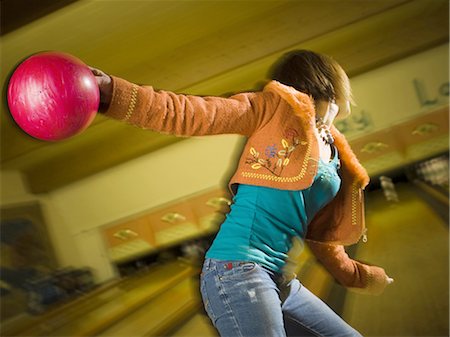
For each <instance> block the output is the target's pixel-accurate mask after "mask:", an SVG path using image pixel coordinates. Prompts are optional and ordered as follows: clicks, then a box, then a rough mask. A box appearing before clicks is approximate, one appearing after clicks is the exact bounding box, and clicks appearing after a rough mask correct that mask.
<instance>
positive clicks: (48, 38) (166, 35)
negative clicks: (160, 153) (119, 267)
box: [0, 0, 449, 193]
mask: <svg viewBox="0 0 450 337" xmlns="http://www.w3.org/2000/svg"><path fill="white" fill-rule="evenodd" d="M14 1H15V0H4V1H3V2H2V21H3V24H2V30H3V31H2V36H1V44H2V50H1V53H2V54H1V56H2V58H1V81H2V85H3V90H2V94H3V99H2V106H1V109H2V110H1V123H0V128H1V129H0V132H1V134H0V136H1V143H0V144H1V163H0V164H1V169H2V170H19V171H21V172H22V173H23V175H24V177H25V178H26V181H27V183H28V186H29V188H30V191H31V192H33V193H44V192H48V191H51V190H53V189H56V188H58V187H61V186H64V185H66V184H68V183H72V182H74V181H76V180H78V179H81V178H84V177H87V176H89V175H92V174H94V173H97V172H100V171H102V170H105V169H108V168H110V167H113V166H115V165H118V164H120V163H123V162H125V161H128V160H130V159H133V158H136V157H138V156H141V155H143V154H146V153H149V152H151V151H155V150H157V149H160V148H161V147H164V146H167V145H169V144H173V143H174V142H177V141H180V140H181V139H180V138H176V137H172V136H167V135H160V134H157V133H154V132H150V131H144V130H140V129H137V128H134V127H131V126H128V125H125V124H122V123H120V122H117V121H113V120H109V119H106V118H105V117H103V116H97V117H96V119H95V120H94V122H93V124H92V125H91V126H90V127H89V128H88V129H87V130H86V131H85V132H83V133H82V134H80V135H78V136H76V137H73V138H71V139H68V140H65V141H62V142H57V143H47V142H43V141H39V140H36V139H33V138H31V137H29V136H28V135H26V134H25V133H23V132H22V131H21V130H20V129H19V128H18V127H17V126H16V124H15V123H14V121H13V120H12V118H11V117H10V115H9V112H8V108H7V105H6V96H5V92H6V86H7V81H8V77H9V76H10V74H11V72H12V71H13V70H14V68H15V66H16V65H17V64H18V62H19V61H20V60H23V59H24V58H25V57H27V56H29V55H30V54H33V53H35V52H37V51H41V50H59V51H64V52H68V53H71V54H73V55H75V56H77V57H78V58H80V59H82V60H83V61H84V62H85V63H87V64H89V65H92V66H95V67H97V68H100V69H102V70H104V71H105V72H107V73H111V74H114V75H116V76H120V77H123V78H126V79H128V80H130V81H133V82H135V83H142V84H144V83H145V84H151V85H153V86H155V87H156V88H164V89H167V90H173V91H177V92H183V93H191V94H201V95H222V94H225V93H229V92H236V91H241V90H245V89H253V88H256V87H257V86H258V83H260V82H261V81H262V80H264V78H265V75H266V71H267V68H268V67H269V66H270V64H271V63H272V62H274V60H276V58H277V57H278V56H279V55H281V54H282V53H284V52H286V51H287V50H290V49H294V48H308V49H313V50H315V51H318V52H322V53H326V54H328V55H331V56H333V57H334V58H335V59H336V60H337V61H338V62H339V63H340V64H341V65H342V66H343V67H344V69H346V71H347V72H348V74H349V75H350V77H351V76H355V75H358V74H361V73H364V72H366V71H369V70H372V69H375V68H377V67H380V66H383V65H386V64H388V63H390V62H393V61H396V60H399V59H401V58H404V57H406V56H409V55H412V54H415V53H417V52H420V51H423V50H426V49H429V48H431V47H434V46H437V45H439V44H442V43H446V42H448V35H449V31H448V27H449V21H448V20H449V19H448V18H449V14H448V13H449V3H448V1H447V0H377V1H364V0H319V1H317V0H315V1H313V0H310V1H303V0H294V1H292V0H290V1H282V0H278V1H269V0H265V1H258V0H252V1H220V0H219V1H197V0H196V1H189V0H183V1H150V0H149V1H119V0H110V1H73V0H72V1H68V0H66V1H53V2H52V1H42V2H40V4H41V6H40V7H39V8H29V9H28V11H27V10H26V8H27V7H26V6H25V7H21V8H17V6H13V5H11V3H12V2H14ZM15 2H16V3H17V1H15ZM22 2H23V1H22ZM8 3H9V4H10V6H9V7H8V6H4V4H8ZM19 3H20V1H19ZM38 9H39V10H38ZM27 13H28V14H27Z"/></svg>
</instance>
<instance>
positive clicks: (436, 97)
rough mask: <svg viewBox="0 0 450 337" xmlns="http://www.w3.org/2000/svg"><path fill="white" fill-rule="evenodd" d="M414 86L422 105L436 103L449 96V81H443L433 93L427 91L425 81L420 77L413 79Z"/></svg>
mask: <svg viewBox="0 0 450 337" xmlns="http://www.w3.org/2000/svg"><path fill="white" fill-rule="evenodd" d="M413 86H414V90H415V92H416V96H417V99H418V100H419V104H420V106H421V107H430V106H433V105H436V104H437V103H439V101H440V100H441V99H442V98H445V99H448V98H447V97H448V96H449V82H446V83H442V84H441V85H440V86H439V89H438V90H437V92H435V93H431V94H430V93H429V92H428V91H427V88H426V87H425V83H424V82H423V81H422V80H420V79H418V78H414V79H413Z"/></svg>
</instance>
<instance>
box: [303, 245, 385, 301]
mask: <svg viewBox="0 0 450 337" xmlns="http://www.w3.org/2000/svg"><path fill="white" fill-rule="evenodd" d="M307 242H308V245H309V247H310V248H311V251H312V252H313V253H314V255H315V256H316V257H317V259H318V260H319V262H320V263H321V264H322V265H323V266H324V267H325V268H326V269H327V270H328V272H329V273H330V274H331V275H332V276H333V277H334V278H335V279H336V281H337V282H338V283H340V284H341V285H343V286H344V287H348V288H352V289H354V290H356V291H358V292H360V293H366V294H373V295H379V294H381V293H382V292H383V291H384V289H385V288H386V286H387V285H388V284H390V283H392V282H393V281H394V280H393V279H391V278H389V277H388V276H387V275H386V272H385V271H384V269H383V268H380V267H376V266H369V265H367V264H364V263H361V262H359V261H355V260H353V259H351V258H350V257H349V256H348V255H347V253H346V252H345V249H344V246H342V245H332V244H325V243H320V242H316V241H311V240H307Z"/></svg>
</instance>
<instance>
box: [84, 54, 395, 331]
mask: <svg viewBox="0 0 450 337" xmlns="http://www.w3.org/2000/svg"><path fill="white" fill-rule="evenodd" d="M92 71H93V73H94V74H95V75H96V78H97V82H98V83H99V86H100V91H101V98H102V101H103V103H104V104H105V111H104V113H105V115H106V116H109V117H112V118H116V119H119V120H122V121H125V122H128V123H131V124H134V125H136V126H139V127H142V128H146V129H147V128H148V129H152V130H156V131H159V132H165V133H170V134H175V135H179V136H194V135H195V136H199V135H213V134H224V133H234V134H241V135H245V136H247V137H248V140H247V143H246V146H245V148H244V150H243V152H242V155H241V157H240V160H239V163H238V168H237V170H236V172H235V174H234V176H233V177H232V179H231V181H230V189H231V191H232V192H233V194H234V199H233V205H232V207H231V211H230V213H229V214H228V215H227V218H226V220H225V221H224V223H223V224H222V225H221V228H220V230H219V232H218V234H217V236H216V238H215V240H214V242H213V244H212V246H211V247H210V249H209V250H208V252H207V253H206V258H205V262H204V266H203V270H202V275H201V293H202V297H203V302H204V305H205V309H206V311H207V313H208V315H209V317H210V318H211V321H212V323H213V324H214V326H215V327H216V328H217V330H218V331H219V333H220V335H221V336H276V337H280V336H286V335H288V336H304V335H307V336H310V335H312V336H339V337H342V336H360V334H359V333H358V332H357V331H356V330H354V329H353V328H352V327H350V326H349V325H348V324H347V323H345V322H344V321H343V320H342V319H341V318H340V317H339V316H338V315H337V314H335V313H334V312H333V311H332V310H331V309H330V308H329V307H328V306H327V305H326V304H325V303H323V302H322V301H321V300H320V299H318V298H317V297H316V296H315V295H313V294H312V293H311V292H309V291H308V290H307V289H306V288H305V287H304V286H302V285H301V283H300V281H299V280H298V279H297V278H296V277H295V275H289V274H288V273H286V272H283V271H284V269H285V266H286V263H287V256H288V251H289V249H290V248H291V246H292V240H293V238H297V239H300V240H303V241H305V242H307V243H308V245H309V247H310V249H311V250H312V252H313V253H314V254H315V256H316V257H317V258H318V260H319V261H320V262H321V263H322V264H323V265H324V266H325V268H326V269H327V270H328V271H329V272H330V273H331V274H332V275H333V276H334V278H335V279H336V280H337V281H338V282H339V283H341V284H342V285H344V286H346V287H350V288H358V289H359V291H363V292H367V293H374V294H379V293H381V292H382V291H383V290H384V288H385V286H386V285H387V284H389V283H391V282H392V281H393V280H392V279H390V278H389V277H388V276H387V275H386V273H385V271H384V270H383V269H382V268H379V267H376V266H369V265H366V264H363V263H360V262H357V261H355V260H352V259H350V258H349V257H348V255H347V254H346V252H345V250H344V246H345V245H350V244H354V243H356V242H358V241H359V239H360V238H361V237H362V236H364V235H365V226H364V213H363V207H364V205H363V189H364V187H365V186H366V185H367V184H368V182H369V177H368V176H367V173H366V171H365V170H364V169H363V167H362V166H361V165H360V164H359V162H358V161H357V159H356V157H355V155H354V154H353V152H352V151H351V149H350V147H349V145H348V143H347V142H346V140H345V138H344V136H343V135H342V134H340V133H339V131H338V130H337V129H336V128H335V127H334V126H333V124H332V123H333V121H334V119H335V118H337V117H339V118H344V117H346V116H347V115H348V114H349V113H350V103H351V100H352V98H351V89H350V83H349V79H348V77H347V75H346V74H345V72H344V70H343V69H342V68H341V67H340V65H339V64H338V63H337V62H336V61H334V60H333V59H332V58H330V57H328V56H325V55H321V54H318V53H315V52H312V51H306V50H296V51H293V52H290V53H288V54H286V55H284V56H283V57H282V58H281V59H280V60H279V62H277V63H276V64H275V65H274V67H273V69H271V79H272V80H271V81H270V82H269V83H268V84H267V85H266V86H265V87H264V89H263V90H262V91H258V92H247V93H240V94H236V95H233V96H231V97H229V98H222V97H199V96H190V95H181V94H175V93H172V92H168V91H157V90H155V89H153V88H152V87H143V86H138V85H136V84H133V83H129V82H127V81H125V80H123V79H120V78H117V77H114V76H108V75H106V74H104V73H103V72H101V71H100V70H97V69H92Z"/></svg>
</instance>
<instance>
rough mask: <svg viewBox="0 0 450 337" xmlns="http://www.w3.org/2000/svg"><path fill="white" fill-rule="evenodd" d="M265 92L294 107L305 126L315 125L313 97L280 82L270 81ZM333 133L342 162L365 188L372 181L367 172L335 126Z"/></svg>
mask: <svg viewBox="0 0 450 337" xmlns="http://www.w3.org/2000/svg"><path fill="white" fill-rule="evenodd" d="M264 91H273V92H275V93H277V94H278V95H280V96H281V97H282V98H283V99H284V100H285V101H287V102H288V103H289V105H290V106H292V108H293V109H294V112H295V114H296V115H297V116H298V117H300V120H301V121H302V123H303V124H304V123H305V122H306V123H307V124H308V125H309V126H311V125H314V124H315V118H316V111H315V106H314V99H313V98H312V97H311V96H309V95H307V94H305V93H303V92H300V91H298V90H296V89H295V88H293V87H290V86H287V85H284V84H282V83H280V82H278V81H270V82H269V83H268V84H267V85H266V86H265V87H264ZM305 117H307V118H305ZM305 126H306V125H305ZM331 133H332V135H333V137H334V141H335V144H336V146H337V148H338V149H339V154H340V159H341V161H342V162H344V163H345V166H346V168H347V169H348V170H349V171H350V172H351V173H352V174H353V176H354V179H355V182H357V183H358V184H359V185H360V186H362V187H363V188H364V187H365V186H367V184H368V183H369V180H370V178H369V176H368V174H367V171H366V170H365V168H364V167H363V166H362V165H361V164H360V162H359V161H358V159H357V158H356V155H355V154H354V153H353V151H352V149H351V147H350V145H349V144H348V142H347V140H346V139H345V136H344V135H343V134H342V133H340V132H339V130H338V129H337V128H336V127H335V126H334V125H332V126H331Z"/></svg>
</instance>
